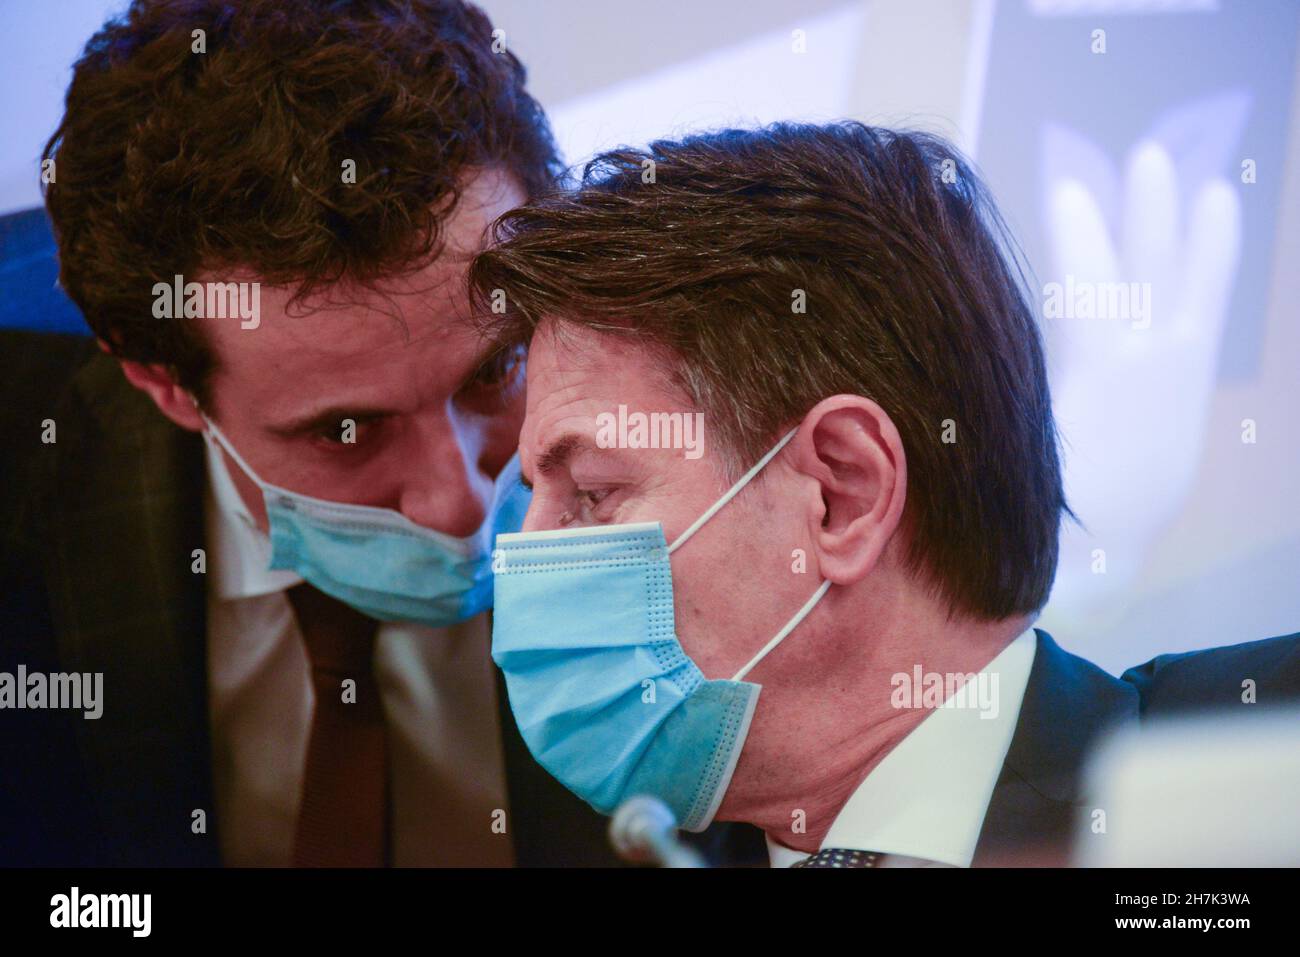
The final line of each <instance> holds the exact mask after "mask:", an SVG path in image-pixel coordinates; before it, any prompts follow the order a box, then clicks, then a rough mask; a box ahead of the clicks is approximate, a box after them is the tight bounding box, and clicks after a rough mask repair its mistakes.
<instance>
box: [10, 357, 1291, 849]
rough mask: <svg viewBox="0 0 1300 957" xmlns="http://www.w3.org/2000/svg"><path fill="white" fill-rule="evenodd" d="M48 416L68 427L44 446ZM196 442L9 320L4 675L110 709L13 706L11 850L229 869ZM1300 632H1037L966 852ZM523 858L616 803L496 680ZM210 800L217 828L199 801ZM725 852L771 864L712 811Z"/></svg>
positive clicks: (576, 843) (1069, 816)
mask: <svg viewBox="0 0 1300 957" xmlns="http://www.w3.org/2000/svg"><path fill="white" fill-rule="evenodd" d="M45 419H51V420H53V421H54V423H55V427H56V429H57V433H56V435H57V441H56V442H55V443H53V444H48V445H47V444H43V443H42V442H41V431H42V421H43V420H45ZM203 483H204V473H203V453H202V443H201V440H200V438H199V437H198V436H195V435H192V434H190V433H187V432H185V431H183V430H181V429H178V428H176V427H174V426H173V425H171V423H169V422H168V421H167V420H166V419H164V418H163V417H162V416H161V415H159V414H158V412H157V411H156V410H155V409H154V407H153V406H152V404H151V403H150V402H149V401H148V399H147V398H145V397H144V396H143V395H141V394H140V393H139V392H137V391H136V390H135V389H133V388H131V387H130V386H129V385H128V384H127V383H126V382H125V380H124V378H123V376H122V372H121V370H120V368H119V367H118V365H117V363H116V362H115V361H113V360H110V359H108V358H106V357H104V356H101V355H99V354H98V352H97V350H96V349H95V348H94V345H93V343H92V342H91V341H90V340H88V339H86V338H84V337H79V336H53V335H39V334H34V333H15V332H0V490H3V492H4V494H3V496H0V671H10V672H12V671H14V670H15V669H16V667H17V665H18V664H25V665H26V666H27V668H28V670H29V671H45V672H55V671H67V672H97V671H98V672H103V673H104V675H105V679H104V681H105V690H104V698H105V703H104V714H103V716H102V717H101V718H99V719H98V720H85V719H84V718H83V717H82V716H81V713H80V712H76V711H54V710H39V711H38V710H22V711H5V712H3V713H0V775H2V776H3V777H0V865H3V864H74V865H79V864H98V865H141V866H149V865H216V864H219V863H220V860H219V854H218V846H219V845H218V842H217V839H216V833H217V829H218V828H220V826H221V822H220V821H218V820H215V813H214V811H213V801H212V782H211V773H212V772H211V766H210V755H209V748H210V742H209V737H208V719H207V677H206V633H205V624H204V614H205V591H204V580H203V578H202V576H200V575H195V574H193V573H191V571H190V564H191V552H192V551H193V549H195V548H199V547H203V546H204V541H203V535H204V523H203ZM1298 641H1300V636H1290V637H1287V638H1277V639H1272V640H1270V641H1263V642H1253V643H1251V644H1247V645H1239V646H1235V647H1233V648H1226V649H1217V650H1213V651H1206V652H1199V653H1195V654H1191V655H1176V656H1169V655H1166V656H1162V657H1160V658H1157V659H1155V660H1154V661H1152V662H1150V663H1148V664H1146V665H1143V666H1142V667H1140V668H1137V669H1133V670H1132V671H1130V672H1127V673H1126V674H1125V675H1124V676H1123V678H1122V679H1116V678H1113V677H1111V676H1110V675H1108V674H1107V673H1105V672H1104V671H1102V670H1101V669H1099V668H1097V667H1096V666H1094V665H1092V664H1090V663H1089V662H1087V661H1085V660H1083V659H1082V658H1079V657H1076V656H1075V655H1071V654H1068V653H1067V652H1065V651H1063V650H1061V648H1060V647H1058V646H1057V644H1056V643H1055V642H1054V641H1053V640H1052V638H1051V637H1050V636H1049V635H1047V634H1046V633H1045V632H1042V631H1039V632H1038V651H1037V654H1036V655H1035V658H1034V665H1033V670H1032V672H1031V675H1030V679H1029V684H1028V687H1027V690H1026V693H1025V699H1024V703H1023V705H1022V707H1021V711H1020V717H1019V721H1018V723H1017V726H1016V731H1015V736H1014V738H1013V740H1012V743H1011V748H1010V751H1009V753H1008V755H1007V758H1006V762H1005V764H1004V767H1003V769H1002V773H1001V776H1000V778H999V779H998V782H997V785H996V787H995V790H994V793H993V797H992V800H991V802H990V805H989V809H988V812H987V815H986V817H985V821H984V827H983V831H982V833H981V836H980V841H979V845H978V847H977V852H976V857H975V862H974V863H975V864H977V865H978V864H982V863H994V862H998V861H1000V860H1004V859H1005V858H1006V855H1008V854H1010V855H1014V854H1015V853H1017V851H1018V849H1020V848H1022V847H1023V846H1024V845H1025V844H1029V845H1032V846H1034V847H1041V846H1052V845H1059V843H1060V842H1062V841H1064V840H1065V839H1066V837H1067V836H1068V834H1069V831H1070V828H1071V826H1072V824H1073V822H1074V814H1075V813H1076V810H1077V808H1079V807H1084V806H1086V800H1085V797H1084V796H1083V795H1081V794H1080V781H1079V773H1080V768H1081V765H1082V762H1083V760H1084V757H1085V754H1086V751H1087V748H1088V746H1089V744H1090V743H1091V742H1092V741H1093V740H1094V739H1095V738H1096V736H1097V735H1098V734H1099V733H1100V732H1102V731H1103V730H1105V729H1106V728H1108V727H1110V726H1112V725H1114V724H1116V723H1118V722H1122V721H1131V720H1138V719H1139V718H1140V717H1144V716H1147V715H1151V714H1160V713H1165V712H1169V711H1174V710H1178V709H1180V708H1183V707H1189V706H1193V705H1197V704H1204V703H1206V702H1214V701H1223V702H1234V701H1236V700H1238V695H1239V693H1240V681H1241V678H1242V677H1253V678H1255V679H1256V680H1257V681H1258V682H1259V688H1260V700H1261V702H1264V701H1270V700H1279V699H1285V698H1289V699H1292V700H1294V699H1295V698H1296V697H1297V695H1298V694H1300V653H1298V652H1297V642H1298ZM498 692H499V693H498V698H499V701H500V703H501V719H502V727H503V729H504V731H503V734H504V745H505V754H506V775H507V786H508V790H509V799H510V818H509V820H510V827H511V830H512V833H513V839H514V842H515V851H516V857H517V859H518V861H519V863H520V864H521V865H524V866H533V865H584V864H596V865H603V864H613V863H615V861H614V858H613V856H612V855H611V854H610V852H609V851H608V848H607V843H606V840H605V820H604V819H603V818H601V817H599V816H598V815H596V814H595V813H594V812H593V811H591V810H590V809H589V808H588V807H587V806H586V805H585V804H584V803H582V802H581V801H579V800H578V799H577V798H575V797H573V796H572V795H570V794H569V793H568V792H567V791H566V790H565V789H564V788H563V787H561V786H560V785H559V784H558V783H557V782H555V781H554V780H553V779H551V778H550V777H549V776H548V775H547V774H546V773H545V771H543V770H542V769H541V767H540V766H538V765H537V764H536V763H535V762H534V761H533V759H532V757H531V756H530V755H529V753H528V750H527V748H526V747H525V745H524V743H523V741H522V739H521V738H520V736H519V734H518V731H517V729H516V727H515V723H514V720H513V718H512V717H511V715H510V713H509V709H508V707H507V705H506V700H507V699H506V694H505V689H504V687H503V686H501V685H500V683H499V685H498ZM195 808H203V809H206V810H207V812H208V824H209V827H208V833H207V834H206V835H195V834H192V833H191V830H190V812H191V811H192V810H193V809H195ZM692 839H693V840H695V841H697V842H698V843H700V844H701V845H702V847H703V848H704V849H705V851H706V853H708V854H709V856H711V857H712V858H713V859H714V860H715V861H717V862H719V863H728V864H742V865H744V864H749V865H754V864H764V863H765V862H766V854H765V850H764V846H763V842H762V837H761V834H760V832H758V831H757V830H756V829H754V828H750V827H748V826H744V825H715V826H714V827H713V828H710V829H709V831H708V832H706V833H705V834H704V835H701V836H699V837H698V838H692Z"/></svg>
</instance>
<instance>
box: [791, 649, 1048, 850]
mask: <svg viewBox="0 0 1300 957" xmlns="http://www.w3.org/2000/svg"><path fill="white" fill-rule="evenodd" d="M1037 645H1038V642H1037V637H1036V635H1035V634H1034V629H1033V628H1032V627H1031V628H1028V629H1026V630H1025V631H1024V633H1023V634H1021V635H1020V636H1019V637H1017V638H1016V639H1015V640H1014V641H1012V642H1011V643H1010V644H1009V645H1007V647H1006V648H1004V649H1002V651H1001V652H1000V653H999V654H998V655H997V657H995V658H994V659H993V660H992V661H990V662H989V663H988V665H986V666H985V667H984V668H983V669H982V671H981V672H980V673H979V674H980V675H981V676H987V677H985V678H979V677H977V680H985V681H987V682H989V684H988V685H987V687H988V689H989V690H990V691H992V690H993V685H992V679H993V676H994V675H996V676H997V686H996V695H995V696H994V698H993V700H994V701H995V702H996V705H997V707H996V713H994V709H992V708H990V709H989V712H988V713H990V714H993V715H994V716H993V717H984V716H983V712H981V711H980V710H979V709H977V708H965V707H951V706H948V705H945V706H943V707H938V708H934V709H933V710H932V711H931V712H930V714H929V715H927V716H926V718H925V720H923V721H922V722H921V723H920V724H918V725H917V726H916V727H915V728H913V729H912V731H911V733H909V734H908V735H907V737H905V738H904V739H903V740H902V741H900V742H899V743H898V745H896V746H895V747H894V749H893V750H892V751H890V752H889V753H888V754H887V755H885V757H884V760H882V761H881V762H880V763H879V764H878V765H876V767H875V768H873V769H872V771H871V773H870V774H868V775H867V776H866V778H864V779H863V781H862V783H861V784H859V785H858V787H857V790H855V791H854V792H853V794H852V795H851V796H850V797H849V799H848V801H847V802H845V804H844V806H843V807H842V808H840V811H839V814H838V815H836V817H835V820H834V822H833V823H832V824H831V827H830V830H829V831H827V832H826V837H825V839H824V840H823V841H822V844H821V847H822V849H826V848H831V847H839V848H850V849H854V850H861V851H879V852H882V853H885V854H895V855H902V856H906V857H916V858H921V859H924V860H927V861H936V862H938V863H941V864H949V865H952V866H954V867H969V866H970V862H971V860H972V858H973V857H974V856H975V845H976V844H977V843H978V842H979V835H980V831H981V830H982V828H983V825H984V814H985V812H986V811H987V810H988V804H989V799H990V798H991V797H992V795H993V787H994V785H995V784H996V783H997V779H998V775H999V774H1000V773H1001V771H1002V764H1003V762H1004V761H1005V760H1006V755H1007V751H1008V750H1009V749H1010V747H1011V739H1012V737H1013V736H1014V734H1015V729H1016V722H1017V720H1018V718H1019V717H1020V705H1021V702H1022V701H1023V699H1024V696H1025V688H1026V687H1027V686H1028V683H1029V673H1030V669H1031V668H1032V666H1033V663H1034V654H1035V651H1036V649H1037ZM908 677H909V679H910V678H911V677H912V676H910V675H909V676H908ZM964 696H965V691H964V690H963V691H960V692H958V693H957V694H956V695H954V696H953V698H952V699H949V704H952V703H953V702H954V700H955V699H961V698H964ZM767 849H768V858H769V861H770V862H771V865H772V866H773V867H789V866H791V865H792V864H795V863H797V862H799V861H801V860H803V859H804V858H805V857H807V856H808V855H807V854H805V853H804V852H802V851H797V850H795V849H793V848H789V847H786V846H785V845H783V844H780V843H778V842H776V841H774V840H773V839H772V838H771V837H768V838H767Z"/></svg>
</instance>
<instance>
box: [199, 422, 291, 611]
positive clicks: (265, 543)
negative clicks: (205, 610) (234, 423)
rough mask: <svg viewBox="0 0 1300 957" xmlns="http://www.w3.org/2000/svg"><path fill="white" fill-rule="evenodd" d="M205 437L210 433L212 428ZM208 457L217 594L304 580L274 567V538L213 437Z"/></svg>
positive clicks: (259, 591) (263, 591)
mask: <svg viewBox="0 0 1300 957" xmlns="http://www.w3.org/2000/svg"><path fill="white" fill-rule="evenodd" d="M204 438H205V439H208V436H207V433H206V432H205V433H204ZM204 449H205V457H206V460H207V471H208V488H207V533H208V534H207V540H208V548H209V551H210V553H211V554H209V555H208V565H209V568H208V574H209V575H210V576H211V578H210V582H211V584H212V587H213V588H214V589H215V591H216V594H217V597H219V598H222V599H238V598H252V597H254V596H257V595H270V594H274V593H275V592H280V591H284V590H286V589H288V588H291V587H293V586H294V585H298V584H301V583H302V578H301V577H300V576H298V575H296V574H295V573H293V572H291V571H288V570H286V569H275V570H272V569H271V568H270V567H269V566H270V564H271V540H270V538H269V537H268V536H267V535H266V534H265V533H264V532H262V531H261V530H260V529H259V528H258V527H257V523H256V522H254V521H253V516H252V514H251V513H250V512H249V511H248V508H247V507H246V506H245V505H244V500H243V498H241V497H240V494H239V490H238V489H237V488H235V483H234V481H233V480H232V479H231V477H230V473H229V471H227V469H226V462H225V457H224V456H223V455H221V452H220V449H219V448H218V447H217V446H216V445H215V444H214V443H213V442H212V440H210V439H208V441H205V442H204Z"/></svg>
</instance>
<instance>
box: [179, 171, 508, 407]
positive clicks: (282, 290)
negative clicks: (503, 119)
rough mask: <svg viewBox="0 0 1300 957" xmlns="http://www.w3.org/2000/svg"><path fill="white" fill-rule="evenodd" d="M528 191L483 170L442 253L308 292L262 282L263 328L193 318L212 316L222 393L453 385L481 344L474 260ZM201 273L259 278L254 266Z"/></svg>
mask: <svg viewBox="0 0 1300 957" xmlns="http://www.w3.org/2000/svg"><path fill="white" fill-rule="evenodd" d="M523 199H524V196H523V192H522V190H521V189H519V187H518V186H517V184H516V183H515V182H514V181H513V180H511V179H510V178H509V177H507V176H504V175H502V174H498V173H495V172H485V173H481V174H478V175H477V176H476V177H474V178H472V179H471V180H470V181H469V182H468V185H467V186H466V187H465V189H464V192H463V194H462V198H461V201H460V203H459V204H458V206H457V207H456V209H455V210H453V212H452V215H451V216H449V217H448V218H447V220H446V221H445V223H444V226H443V233H442V240H443V243H442V250H441V252H440V254H439V256H438V257H437V258H436V259H435V260H433V261H432V262H430V263H428V264H427V265H425V266H424V267H423V268H421V269H419V270H418V271H416V272H413V273H409V274H407V275H395V276H392V277H388V278H385V279H383V280H380V281H378V282H375V283H371V284H367V285H365V286H362V285H358V284H355V283H340V284H337V285H334V286H330V287H326V288H322V289H319V290H316V291H314V292H312V293H311V294H310V295H309V296H307V297H303V298H300V299H295V296H294V294H295V292H296V287H285V286H271V285H267V284H264V283H263V284H259V287H258V308H259V321H258V322H257V324H256V328H247V329H246V328H241V323H240V322H238V321H229V320H210V321H208V320H189V321H198V322H205V323H206V324H205V326H204V327H203V333H204V337H205V339H206V340H207V342H208V344H209V346H210V347H211V348H212V350H213V352H214V353H215V358H216V360H217V368H216V372H215V374H214V377H213V387H214V388H213V391H214V393H215V394H216V396H217V398H218V401H224V400H228V399H229V398H230V397H231V395H232V393H235V392H237V393H238V394H239V395H241V396H242V397H244V398H245V399H246V400H248V401H249V402H254V403H260V404H263V405H265V404H272V405H281V404H283V401H284V394H285V393H286V392H288V391H299V392H301V391H303V390H306V391H313V390H315V391H320V390H322V389H324V390H329V391H330V392H349V391H353V390H361V391H362V392H365V393H367V394H370V395H372V397H375V398H378V397H380V395H381V394H383V393H386V392H391V391H394V390H398V391H401V390H405V391H408V392H409V391H411V390H419V391H428V390H439V389H443V388H445V387H449V386H450V385H451V384H452V383H451V381H450V380H452V379H455V380H457V381H458V380H459V378H460V377H461V376H463V374H464V371H465V370H464V368H463V364H464V362H465V361H468V360H469V359H470V358H471V357H474V356H477V354H478V353H479V351H480V350H481V346H482V343H481V340H480V338H479V336H478V335H477V333H476V332H475V331H474V329H473V327H472V325H471V323H470V322H469V305H468V301H467V296H466V289H465V273H466V270H467V269H468V266H469V262H470V260H471V259H472V258H473V255H474V254H475V253H476V252H478V251H479V250H480V249H481V248H482V245H483V243H484V240H485V237H486V233H487V228H488V226H489V224H490V223H491V222H492V221H493V220H494V219H495V218H496V217H497V216H499V215H500V214H501V213H503V212H505V211H506V210H508V209H510V208H512V207H513V206H515V205H517V204H518V203H520V202H522V201H523ZM202 278H203V279H204V280H207V281H256V277H255V276H253V275H249V274H245V275H242V276H225V275H209V276H204V277H202ZM443 380H447V381H443ZM348 397H349V398H352V399H362V398H365V397H366V396H365V395H349V396H348Z"/></svg>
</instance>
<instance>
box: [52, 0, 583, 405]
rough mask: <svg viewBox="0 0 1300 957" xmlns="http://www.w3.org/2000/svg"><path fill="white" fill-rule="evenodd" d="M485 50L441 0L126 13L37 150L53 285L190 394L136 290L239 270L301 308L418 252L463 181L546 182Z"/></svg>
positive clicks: (484, 40)
mask: <svg viewBox="0 0 1300 957" xmlns="http://www.w3.org/2000/svg"><path fill="white" fill-rule="evenodd" d="M195 31H202V32H203V37H202V39H203V42H204V44H205V45H206V52H202V53H196V52H193V45H194V44H195ZM492 45H493V37H492V25H491V23H490V22H489V21H488V19H487V17H486V16H485V15H484V14H483V12H482V11H480V10H479V9H478V8H477V7H474V6H472V5H470V4H467V3H461V2H458V0H352V2H349V0H336V2H330V3H325V2H321V0H241V2H239V3H233V2H228V0H136V2H134V3H133V4H132V5H131V7H130V9H129V10H128V11H127V12H126V14H125V15H124V16H123V17H122V18H120V19H117V20H113V21H110V22H109V23H107V24H106V25H105V26H104V27H103V28H102V29H101V30H100V31H99V32H98V33H97V34H95V36H94V37H93V38H91V40H90V41H89V42H88V43H87V44H86V48H85V50H84V52H83V54H82V56H81V58H80V59H79V60H78V61H77V64H76V67H75V69H74V72H73V79H72V84H71V86H70V87H69V88H68V94H67V104H66V111H65V113H64V116H63V120H62V122H61V123H60V125H59V128H58V130H57V131H56V132H55V133H54V135H53V136H52V137H51V138H50V141H49V143H48V144H47V146H46V148H45V156H46V157H47V158H53V159H54V160H55V161H56V166H55V170H56V178H55V184H54V185H52V186H50V187H48V189H47V191H46V197H45V202H46V207H47V209H48V211H49V214H50V218H51V220H52V221H53V226H54V230H55V235H56V237H57V239H58V244H59V259H60V273H59V277H60V285H61V286H62V287H63V289H64V290H65V291H66V292H67V293H68V295H69V296H71V298H72V299H73V301H74V302H76V303H77V305H78V306H79V307H80V308H81V310H82V312H83V314H84V315H85V317H86V320H87V322H88V323H89V325H90V327H91V328H92V329H93V330H94V332H95V333H96V334H97V335H98V336H99V337H100V338H102V339H104V340H105V341H106V342H108V343H109V345H110V346H111V347H112V349H113V350H114V352H115V353H116V354H117V355H118V356H120V357H122V358H127V359H134V360H137V361H141V362H157V363H164V364H166V365H169V366H171V367H172V368H173V370H174V371H175V373H176V375H177V377H178V379H179V380H180V382H181V384H182V385H185V386H186V387H189V388H191V389H193V390H195V391H196V392H198V393H199V397H200V399H201V400H202V399H203V398H204V396H203V393H204V392H205V389H204V385H205V383H206V380H207V377H208V375H209V374H210V372H211V364H212V357H211V355H210V353H209V351H208V349H207V348H206V347H205V344H204V342H203V340H202V339H201V338H200V336H199V335H198V334H197V330H196V328H195V323H193V322H184V321H181V322H174V321H166V320H162V321H160V320H158V319H155V318H153V315H152V311H151V309H152V300H153V293H152V289H153V284H154V283H155V282H159V281H163V282H171V280H172V276H173V275H175V274H177V273H179V274H181V275H186V274H192V273H195V272H198V271H201V270H213V269H221V268H230V269H246V270H248V271H250V272H252V273H253V274H254V275H255V276H256V277H257V278H258V279H260V280H262V281H266V282H268V283H276V284H281V283H284V284H295V283H300V284H301V286H300V288H299V289H298V290H296V298H297V299H299V300H301V299H302V298H305V297H306V296H307V295H309V294H310V293H311V292H312V291H314V290H316V289H319V288H322V287H325V286H329V285H332V284H334V283H338V282H340V281H345V280H346V281H351V282H358V283H362V284H365V283H369V282H374V281H376V280H378V279H381V278H383V277H385V276H389V275H393V274H397V273H400V272H403V271H405V270H408V269H414V268H418V266H419V265H420V264H422V263H425V262H427V261H428V260H429V258H430V257H431V256H433V255H436V253H437V250H438V242H439V225H440V222H441V220H442V219H445V217H446V215H447V213H448V212H449V211H450V209H451V208H452V207H453V206H454V204H455V202H456V200H457V197H458V195H459V194H458V187H459V185H460V177H461V175H462V174H463V173H465V172H466V170H467V169H468V168H471V167H478V166H489V165H499V166H500V167H502V168H503V169H505V170H506V171H508V172H510V173H512V174H514V176H515V177H516V178H517V179H518V181H519V183H520V185H521V186H523V188H524V189H525V190H527V191H528V192H529V194H530V195H531V194H533V193H537V192H539V191H541V190H544V189H546V188H549V187H550V186H552V185H553V183H554V179H555V177H556V175H557V174H558V172H559V169H560V167H559V163H558V160H557V157H556V153H555V147H554V144H553V142H552V139H551V134H550V130H549V128H548V126H547V123H546V119H545V117H544V116H543V114H542V112H541V109H540V108H539V107H538V105H537V103H536V102H534V100H533V99H532V98H531V97H530V96H529V95H528V93H527V92H526V91H525V89H524V69H523V67H522V66H521V65H520V63H519V61H518V60H517V59H516V58H515V57H514V55H513V54H512V53H510V52H509V51H503V52H494V51H493V49H492ZM345 160H353V161H354V162H355V164H356V167H355V178H356V182H355V184H347V183H344V182H343V163H344V161H345ZM186 278H187V280H188V279H189V276H188V275H187V276H186Z"/></svg>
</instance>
